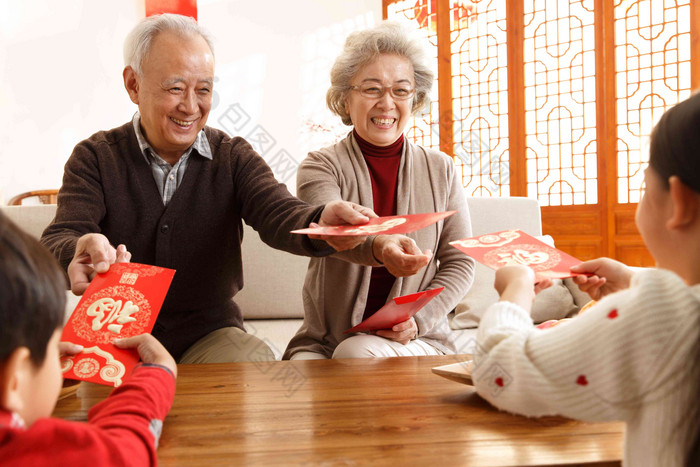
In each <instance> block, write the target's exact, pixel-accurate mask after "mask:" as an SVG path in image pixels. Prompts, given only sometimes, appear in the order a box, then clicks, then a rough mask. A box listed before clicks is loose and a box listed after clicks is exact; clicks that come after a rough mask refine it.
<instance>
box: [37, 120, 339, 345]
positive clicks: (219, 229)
mask: <svg viewBox="0 0 700 467" xmlns="http://www.w3.org/2000/svg"><path fill="white" fill-rule="evenodd" d="M204 131H205V132H206V135H207V138H208V139H209V144H210V145H211V149H212V154H213V160H211V161H210V160H208V159H205V158H203V157H201V156H200V155H199V154H198V153H196V151H195V152H194V153H193V155H192V156H191V159H190V161H189V163H188V166H187V170H186V173H185V176H184V178H183V180H182V183H181V184H180V186H179V187H178V189H177V191H176V193H175V195H174V196H173V198H172V200H171V201H170V203H168V206H167V207H166V206H163V202H162V200H161V197H160V195H159V193H158V190H157V188H156V184H155V181H154V179H153V175H152V174H151V170H150V168H149V167H148V165H147V163H146V161H145V159H144V157H143V155H142V153H141V151H140V149H139V146H138V143H137V141H136V136H135V133H134V129H133V125H132V124H131V123H127V124H125V125H123V126H121V127H119V128H115V129H112V130H109V131H106V132H104V131H101V132H98V133H96V134H94V135H93V136H91V137H90V138H89V139H87V140H85V141H82V142H81V143H79V144H78V145H77V146H76V147H75V149H74V151H73V154H72V155H71V157H70V159H69V160H68V162H67V163H66V166H65V173H64V177H63V186H62V187H61V190H60V192H59V195H58V209H57V211H56V218H55V219H54V221H53V222H52V223H51V225H49V226H48V227H47V228H46V230H45V231H44V233H43V236H42V239H41V240H42V243H43V244H44V245H46V246H47V247H48V248H49V249H50V250H51V251H52V252H53V253H54V255H55V256H56V257H57V258H58V259H59V261H60V263H61V265H62V266H63V267H64V268H67V267H68V264H69V263H70V261H71V259H72V258H73V254H74V252H75V245H76V242H77V240H78V238H79V237H80V236H82V235H84V234H87V233H91V232H98V233H102V234H104V235H105V236H106V237H107V238H108V239H109V240H110V242H111V243H112V244H113V245H118V244H120V243H123V244H125V245H126V246H127V248H128V249H129V251H130V252H131V253H132V259H131V260H132V261H133V262H138V263H145V264H153V265H157V266H163V267H168V268H173V269H175V270H176V271H177V272H176V274H175V278H174V280H173V283H172V286H171V288H170V291H169V292H168V295H167V297H166V299H165V303H164V304H163V308H162V310H161V312H160V315H159V316H158V320H157V322H156V325H155V327H154V329H153V335H154V336H155V337H157V338H158V339H159V340H160V341H161V342H162V343H163V344H164V345H165V347H166V348H167V349H168V350H169V351H170V353H172V354H173V356H174V357H175V358H176V359H177V358H179V357H180V355H181V354H182V353H183V352H184V351H185V350H187V348H188V347H190V346H191V345H192V344H193V343H194V342H195V341H197V340H198V339H199V338H201V337H203V336H204V335H206V334H208V333H209V332H211V331H213V330H215V329H218V328H221V327H226V326H235V327H239V328H241V329H243V318H242V316H241V311H240V310H239V308H238V306H237V305H236V304H235V303H234V302H233V301H232V300H231V299H232V297H234V296H235V295H236V293H237V292H238V291H239V290H241V288H242V287H243V271H242V265H241V240H242V232H243V225H242V222H241V220H245V222H246V223H247V224H248V225H250V226H251V227H253V228H254V229H255V230H257V231H258V232H259V234H260V237H261V239H262V240H263V241H265V242H266V243H267V244H269V245H270V246H272V247H274V248H278V249H282V250H286V251H289V252H291V253H295V254H301V255H307V256H313V255H323V254H328V253H330V252H331V251H332V249H330V248H328V247H327V245H326V244H325V243H322V245H323V246H325V249H321V250H319V249H317V248H318V247H320V246H321V245H319V244H320V243H321V242H312V241H310V240H309V239H308V238H307V237H306V236H300V235H290V234H289V231H290V230H293V229H296V228H301V227H306V226H308V225H309V223H310V222H312V221H315V220H317V219H318V218H319V216H320V212H321V210H322V208H321V207H312V206H309V205H308V204H306V203H303V202H301V201H299V200H298V199H297V198H295V197H294V196H292V195H291V194H290V193H289V191H287V188H286V187H285V185H283V184H280V183H278V182H277V180H275V178H274V175H273V173H272V171H271V170H270V168H269V167H268V166H267V164H266V163H265V161H264V160H263V159H262V158H261V157H260V156H259V155H258V154H257V153H256V152H255V151H254V150H253V148H252V147H251V146H250V144H248V143H247V142H246V141H245V140H244V139H243V138H239V137H236V138H230V137H229V136H227V135H226V134H225V133H223V132H221V131H219V130H215V129H213V128H209V127H206V128H205V130H204Z"/></svg>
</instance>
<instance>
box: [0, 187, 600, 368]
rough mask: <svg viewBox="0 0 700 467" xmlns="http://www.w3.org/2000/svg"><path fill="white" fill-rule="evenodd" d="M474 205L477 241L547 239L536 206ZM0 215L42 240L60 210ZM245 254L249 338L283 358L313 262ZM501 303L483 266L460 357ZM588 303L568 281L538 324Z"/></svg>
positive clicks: (462, 319)
mask: <svg viewBox="0 0 700 467" xmlns="http://www.w3.org/2000/svg"><path fill="white" fill-rule="evenodd" d="M468 203H469V211H470V217H471V222H472V229H473V233H474V235H481V234H485V233H490V232H497V231H501V230H507V229H521V230H523V231H525V232H526V233H528V234H530V235H535V236H539V235H541V234H542V225H541V221H540V208H539V205H538V203H537V201H536V200H533V199H529V198H517V197H512V198H469V199H468ZM0 210H1V211H2V212H3V213H4V214H6V215H7V216H8V217H10V218H11V219H12V220H14V221H15V222H16V223H18V224H19V225H20V226H21V227H22V228H24V229H25V230H27V231H28V232H29V233H31V234H32V235H34V236H35V237H37V238H38V237H40V236H41V232H42V231H43V229H44V227H46V225H48V224H49V222H51V220H52V219H53V217H54V214H55V210H56V206H55V205H29V206H2V207H0ZM242 249H243V271H244V280H245V287H244V288H243V290H242V291H241V292H240V293H239V294H238V295H237V296H236V298H235V300H236V302H237V303H238V304H239V306H240V307H241V309H242V310H243V316H244V318H245V324H246V328H247V330H248V332H249V333H251V334H255V335H257V336H258V337H260V338H261V339H263V340H264V341H265V342H267V344H268V345H270V347H271V348H272V349H273V351H274V352H275V354H276V356H277V358H280V356H281V354H282V353H283V352H284V349H285V347H286V345H287V343H288V342H289V340H290V339H291V337H292V336H293V335H294V333H295V332H296V330H297V329H298V328H299V326H300V324H301V321H302V318H303V307H302V301H301V289H302V285H303V283H304V276H305V274H306V266H307V263H308V258H305V257H301V256H294V255H291V254H289V253H286V252H282V251H279V250H275V249H273V248H270V247H269V246H267V245H266V244H264V243H263V242H262V241H261V240H260V238H259V236H258V234H257V232H255V231H254V230H253V229H252V228H250V227H248V226H245V233H244V238H243V246H242ZM68 294H69V305H68V311H72V310H73V308H74V307H75V305H76V304H77V302H78V300H79V297H75V296H74V295H73V294H71V293H70V292H69V293H68ZM496 299H497V295H496V293H495V291H494V290H493V272H492V271H491V270H489V269H488V268H486V267H485V266H482V265H479V264H477V271H476V280H475V283H474V285H473V286H472V288H471V290H470V292H469V293H467V295H466V296H465V298H464V300H463V301H462V302H461V303H460V304H459V305H458V307H457V308H456V310H455V311H456V313H457V314H456V316H455V313H452V314H451V315H450V319H451V323H452V327H453V329H454V332H455V338H456V340H457V348H458V351H459V352H460V353H470V352H471V351H472V350H473V342H474V341H473V336H474V333H475V331H476V327H477V326H478V320H479V317H480V314H481V313H483V311H484V309H485V308H486V307H487V306H488V305H489V304H490V303H492V302H494V301H496ZM586 302H587V296H585V295H584V294H582V293H580V292H579V291H578V288H576V287H575V286H572V284H571V283H570V282H569V281H568V280H567V281H564V282H563V283H561V284H558V285H557V286H555V287H553V288H552V289H551V290H549V289H548V290H547V291H546V294H545V293H543V294H540V295H539V296H538V298H537V300H536V302H535V307H534V311H533V316H535V318H536V321H544V320H546V319H559V318H564V317H567V316H571V315H572V314H575V313H576V312H577V311H578V309H579V307H580V306H582V305H583V304H585V303H586Z"/></svg>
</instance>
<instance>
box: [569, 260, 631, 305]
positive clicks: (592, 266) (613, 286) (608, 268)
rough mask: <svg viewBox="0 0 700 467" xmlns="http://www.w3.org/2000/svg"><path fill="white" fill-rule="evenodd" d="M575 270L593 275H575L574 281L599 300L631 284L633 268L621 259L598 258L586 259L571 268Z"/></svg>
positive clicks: (594, 298)
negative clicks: (620, 260)
mask: <svg viewBox="0 0 700 467" xmlns="http://www.w3.org/2000/svg"><path fill="white" fill-rule="evenodd" d="M571 270H572V271H573V272H581V273H590V274H593V275H592V276H575V277H574V278H573V281H574V283H575V284H577V285H578V287H579V289H581V290H582V291H583V292H586V293H587V294H588V295H590V297H591V298H592V299H593V300H599V299H601V298H603V297H605V296H606V295H609V294H611V293H614V292H618V291H620V290H624V289H626V288H628V287H629V286H630V281H631V280H632V274H633V273H632V270H631V269H630V268H628V267H627V266H625V265H624V264H622V263H621V262H619V261H615V260H613V259H610V258H598V259H593V260H591V261H585V262H583V263H581V264H578V265H576V266H574V267H572V268H571Z"/></svg>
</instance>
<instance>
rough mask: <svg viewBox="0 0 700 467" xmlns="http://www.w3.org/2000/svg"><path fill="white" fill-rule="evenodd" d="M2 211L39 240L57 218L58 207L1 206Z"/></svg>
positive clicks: (47, 205) (40, 205) (52, 205)
mask: <svg viewBox="0 0 700 467" xmlns="http://www.w3.org/2000/svg"><path fill="white" fill-rule="evenodd" d="M0 211H2V213H3V214H5V215H6V216H7V217H8V218H9V219H10V220H11V221H13V222H14V223H15V224H17V225H18V226H20V227H21V228H22V229H23V230H24V231H25V232H27V233H29V234H30V235H32V236H33V237H34V238H36V239H39V238H40V237H41V234H42V233H43V232H44V229H45V228H46V226H47V225H49V224H50V223H51V221H52V220H53V218H54V217H55V216H56V205H55V204H38V205H28V206H0Z"/></svg>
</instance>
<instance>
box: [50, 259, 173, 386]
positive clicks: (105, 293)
mask: <svg viewBox="0 0 700 467" xmlns="http://www.w3.org/2000/svg"><path fill="white" fill-rule="evenodd" d="M174 274H175V271H174V270H173V269H166V268H161V267H157V266H149V265H146V264H138V263H117V264H113V265H112V266H110V268H109V271H107V272H106V273H104V274H98V275H97V276H95V278H94V279H93V280H92V282H91V283H90V286H89V287H88V288H87V290H86V291H85V293H84V294H83V296H82V298H81V299H80V302H78V305H77V306H76V307H75V310H73V314H71V317H70V319H69V320H68V323H66V326H65V327H64V328H63V335H62V336H61V340H62V341H67V342H73V343H76V344H81V345H83V346H84V347H85V348H84V349H83V351H82V352H81V353H79V354H78V355H75V356H72V357H64V358H63V359H61V369H62V371H63V377H64V378H68V379H77V380H81V381H90V382H92V383H98V384H104V385H107V386H114V387H117V386H119V385H121V384H122V382H123V380H124V377H126V376H128V375H129V374H130V373H131V370H132V369H133V368H134V367H135V366H136V364H137V363H138V362H139V355H138V352H136V350H135V349H128V350H123V349H118V348H117V347H115V346H114V344H112V343H111V342H112V341H113V340H114V339H117V338H124V337H132V336H136V335H139V334H143V333H146V332H151V329H153V325H154V324H155V322H156V318H157V317H158V313H159V312H160V308H161V306H162V305H163V301H164V300H165V295H166V294H167V292H168V289H169V288H170V283H171V282H172V280H173V275H174Z"/></svg>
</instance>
